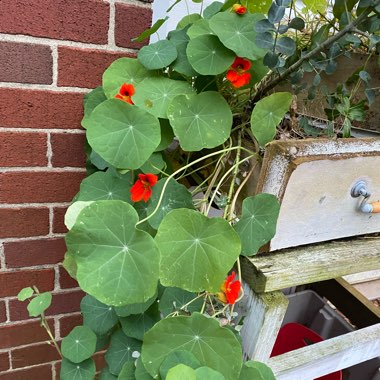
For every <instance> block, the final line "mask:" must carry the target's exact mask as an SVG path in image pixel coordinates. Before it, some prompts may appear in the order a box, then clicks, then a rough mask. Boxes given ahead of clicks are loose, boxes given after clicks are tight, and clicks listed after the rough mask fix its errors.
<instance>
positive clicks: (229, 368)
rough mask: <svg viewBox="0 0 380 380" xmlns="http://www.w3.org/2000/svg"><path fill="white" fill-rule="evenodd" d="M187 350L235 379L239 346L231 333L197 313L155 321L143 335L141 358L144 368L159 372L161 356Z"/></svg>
mask: <svg viewBox="0 0 380 380" xmlns="http://www.w3.org/2000/svg"><path fill="white" fill-rule="evenodd" d="M177 350H185V351H190V352H191V353H193V354H194V356H195V357H196V358H197V359H198V360H199V361H200V363H201V364H202V365H205V366H208V367H210V368H212V369H214V370H216V371H219V372H220V373H221V374H223V375H224V377H225V378H226V380H236V375H237V374H238V373H240V369H241V366H242V352H241V345H240V343H239V341H238V340H237V338H236V337H235V335H234V333H233V332H232V331H230V330H228V329H226V328H223V327H220V325H219V322H218V321H217V320H215V319H213V318H207V317H205V316H203V315H202V314H199V313H194V314H193V315H192V316H191V317H182V316H181V317H173V318H167V319H163V320H161V321H160V322H158V323H157V324H156V325H155V326H154V327H153V328H152V329H151V330H149V331H148V332H147V333H146V334H145V337H144V343H143V347H142V353H141V358H142V362H143V364H144V366H145V368H146V369H147V371H148V372H149V373H150V374H151V375H152V376H153V377H155V376H157V375H158V374H159V368H160V366H161V364H162V362H163V361H164V359H165V358H166V357H167V356H168V355H169V354H171V353H172V352H174V351H177Z"/></svg>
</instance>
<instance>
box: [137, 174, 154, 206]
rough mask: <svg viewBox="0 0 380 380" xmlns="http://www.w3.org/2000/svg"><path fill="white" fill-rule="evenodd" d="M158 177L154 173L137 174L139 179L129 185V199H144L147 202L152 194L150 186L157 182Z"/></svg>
mask: <svg viewBox="0 0 380 380" xmlns="http://www.w3.org/2000/svg"><path fill="white" fill-rule="evenodd" d="M157 180H158V177H157V176H156V175H155V174H152V173H147V174H139V179H138V180H137V181H136V182H135V184H134V185H133V186H132V187H131V199H132V201H133V202H139V201H141V200H144V202H148V200H149V198H150V197H151V195H152V187H153V186H154V185H155V184H156V183H157Z"/></svg>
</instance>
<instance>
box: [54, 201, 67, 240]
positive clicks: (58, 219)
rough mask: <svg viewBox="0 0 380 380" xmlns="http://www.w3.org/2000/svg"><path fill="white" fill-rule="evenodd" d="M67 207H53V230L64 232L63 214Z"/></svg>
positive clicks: (65, 229)
mask: <svg viewBox="0 0 380 380" xmlns="http://www.w3.org/2000/svg"><path fill="white" fill-rule="evenodd" d="M66 211H67V207H54V209H53V232H54V233H58V234H60V233H66V232H67V228H66V225H65V214H66Z"/></svg>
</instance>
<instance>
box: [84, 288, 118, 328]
mask: <svg viewBox="0 0 380 380" xmlns="http://www.w3.org/2000/svg"><path fill="white" fill-rule="evenodd" d="M80 309H81V312H82V315H83V324H84V325H85V326H88V327H89V328H90V329H91V330H92V331H94V332H95V333H96V334H98V335H103V334H105V333H106V332H108V331H109V330H110V329H112V327H114V326H115V325H116V323H117V322H118V317H117V315H116V313H115V310H114V309H113V307H112V306H108V305H105V304H104V303H102V302H100V301H98V300H97V299H96V298H94V297H92V296H90V295H86V296H85V297H83V299H82V301H81V303H80Z"/></svg>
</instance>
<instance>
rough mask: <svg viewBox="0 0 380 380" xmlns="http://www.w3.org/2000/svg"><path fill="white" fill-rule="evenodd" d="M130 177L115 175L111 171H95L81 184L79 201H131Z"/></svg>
mask: <svg viewBox="0 0 380 380" xmlns="http://www.w3.org/2000/svg"><path fill="white" fill-rule="evenodd" d="M130 189H131V182H130V181H129V179H125V178H123V179H122V178H118V177H115V176H114V175H113V174H112V173H111V172H109V171H107V172H95V173H94V174H91V175H90V176H88V177H87V178H85V179H84V180H83V181H82V183H81V184H80V192H79V195H78V197H77V201H100V200H122V201H125V202H128V203H132V201H131V193H130Z"/></svg>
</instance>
